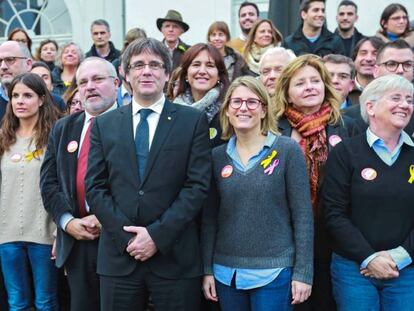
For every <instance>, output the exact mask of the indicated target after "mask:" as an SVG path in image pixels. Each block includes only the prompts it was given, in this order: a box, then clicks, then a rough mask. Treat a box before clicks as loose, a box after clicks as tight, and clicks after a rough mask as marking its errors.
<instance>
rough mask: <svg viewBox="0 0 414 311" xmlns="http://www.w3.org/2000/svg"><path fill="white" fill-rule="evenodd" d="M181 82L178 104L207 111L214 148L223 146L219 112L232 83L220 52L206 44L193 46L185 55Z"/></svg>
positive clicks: (175, 100)
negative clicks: (219, 145) (218, 145)
mask: <svg viewBox="0 0 414 311" xmlns="http://www.w3.org/2000/svg"><path fill="white" fill-rule="evenodd" d="M178 80H179V86H178V90H177V97H176V98H175V99H174V103H176V104H182V105H189V106H192V107H194V108H197V109H199V110H202V111H204V112H205V113H206V115H207V119H208V121H209V123H210V139H211V140H212V144H213V145H214V146H215V145H217V144H220V143H222V142H221V139H220V136H221V128H220V119H219V114H218V112H219V110H220V106H221V103H222V100H223V97H224V94H225V92H226V91H227V87H228V85H229V80H228V75H227V70H226V67H225V65H224V62H223V58H222V56H221V55H220V52H219V51H218V50H217V49H216V48H215V47H213V46H211V45H209V44H205V43H198V44H196V45H194V46H192V47H191V48H190V49H188V50H187V52H186V53H185V54H184V57H183V62H182V65H181V73H180V77H179V79H178Z"/></svg>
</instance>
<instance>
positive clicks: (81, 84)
mask: <svg viewBox="0 0 414 311" xmlns="http://www.w3.org/2000/svg"><path fill="white" fill-rule="evenodd" d="M108 78H113V79H114V78H115V77H114V76H94V77H92V78H91V79H89V80H87V79H82V80H79V82H78V86H79V87H82V88H83V87H85V86H86V85H87V84H88V82H89V81H92V82H93V83H94V84H101V83H102V82H104V81H105V80H106V79H108Z"/></svg>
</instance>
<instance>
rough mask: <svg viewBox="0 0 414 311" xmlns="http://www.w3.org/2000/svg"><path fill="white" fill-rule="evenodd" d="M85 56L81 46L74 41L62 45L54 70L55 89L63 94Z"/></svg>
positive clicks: (59, 93) (57, 92)
mask: <svg viewBox="0 0 414 311" xmlns="http://www.w3.org/2000/svg"><path fill="white" fill-rule="evenodd" d="M84 58H85V56H84V54H83V52H82V50H81V48H80V47H79V45H77V44H76V43H74V42H69V43H67V44H65V45H63V46H61V48H60V50H59V53H58V56H57V57H56V67H55V68H54V69H53V71H52V79H53V91H54V92H55V93H56V94H58V95H62V94H63V93H64V92H65V91H66V89H67V88H68V87H69V85H70V84H71V83H72V80H73V78H74V77H75V73H76V69H77V68H78V66H79V64H80V63H81V62H82V61H83V59H84Z"/></svg>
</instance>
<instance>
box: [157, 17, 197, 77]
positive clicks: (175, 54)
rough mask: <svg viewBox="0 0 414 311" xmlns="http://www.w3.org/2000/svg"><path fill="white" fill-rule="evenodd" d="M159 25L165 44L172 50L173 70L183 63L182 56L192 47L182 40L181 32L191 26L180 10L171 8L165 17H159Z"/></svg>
mask: <svg viewBox="0 0 414 311" xmlns="http://www.w3.org/2000/svg"><path fill="white" fill-rule="evenodd" d="M157 27H158V29H159V30H160V31H161V32H162V34H163V35H164V40H163V42H164V44H165V45H166V47H167V48H168V50H169V51H170V55H171V57H172V61H173V70H174V69H175V68H177V67H178V66H179V65H180V64H181V57H182V55H183V54H184V53H185V51H187V49H188V48H189V47H190V46H189V45H187V44H185V43H184V42H183V41H181V40H180V36H181V34H183V33H184V32H186V31H187V30H188V29H189V28H190V26H188V25H187V24H186V23H184V22H183V18H182V16H181V14H180V13H179V12H178V11H175V10H169V11H168V12H167V16H165V18H158V19H157Z"/></svg>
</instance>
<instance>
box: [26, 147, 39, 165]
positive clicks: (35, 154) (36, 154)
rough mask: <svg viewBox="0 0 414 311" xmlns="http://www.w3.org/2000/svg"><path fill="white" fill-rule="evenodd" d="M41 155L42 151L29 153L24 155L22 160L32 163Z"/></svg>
mask: <svg viewBox="0 0 414 311" xmlns="http://www.w3.org/2000/svg"><path fill="white" fill-rule="evenodd" d="M42 154H43V149H38V150H35V151H29V152H27V153H26V154H25V155H24V160H25V161H26V162H30V161H32V160H33V159H34V158H39V157H40V156H41V155H42Z"/></svg>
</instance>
